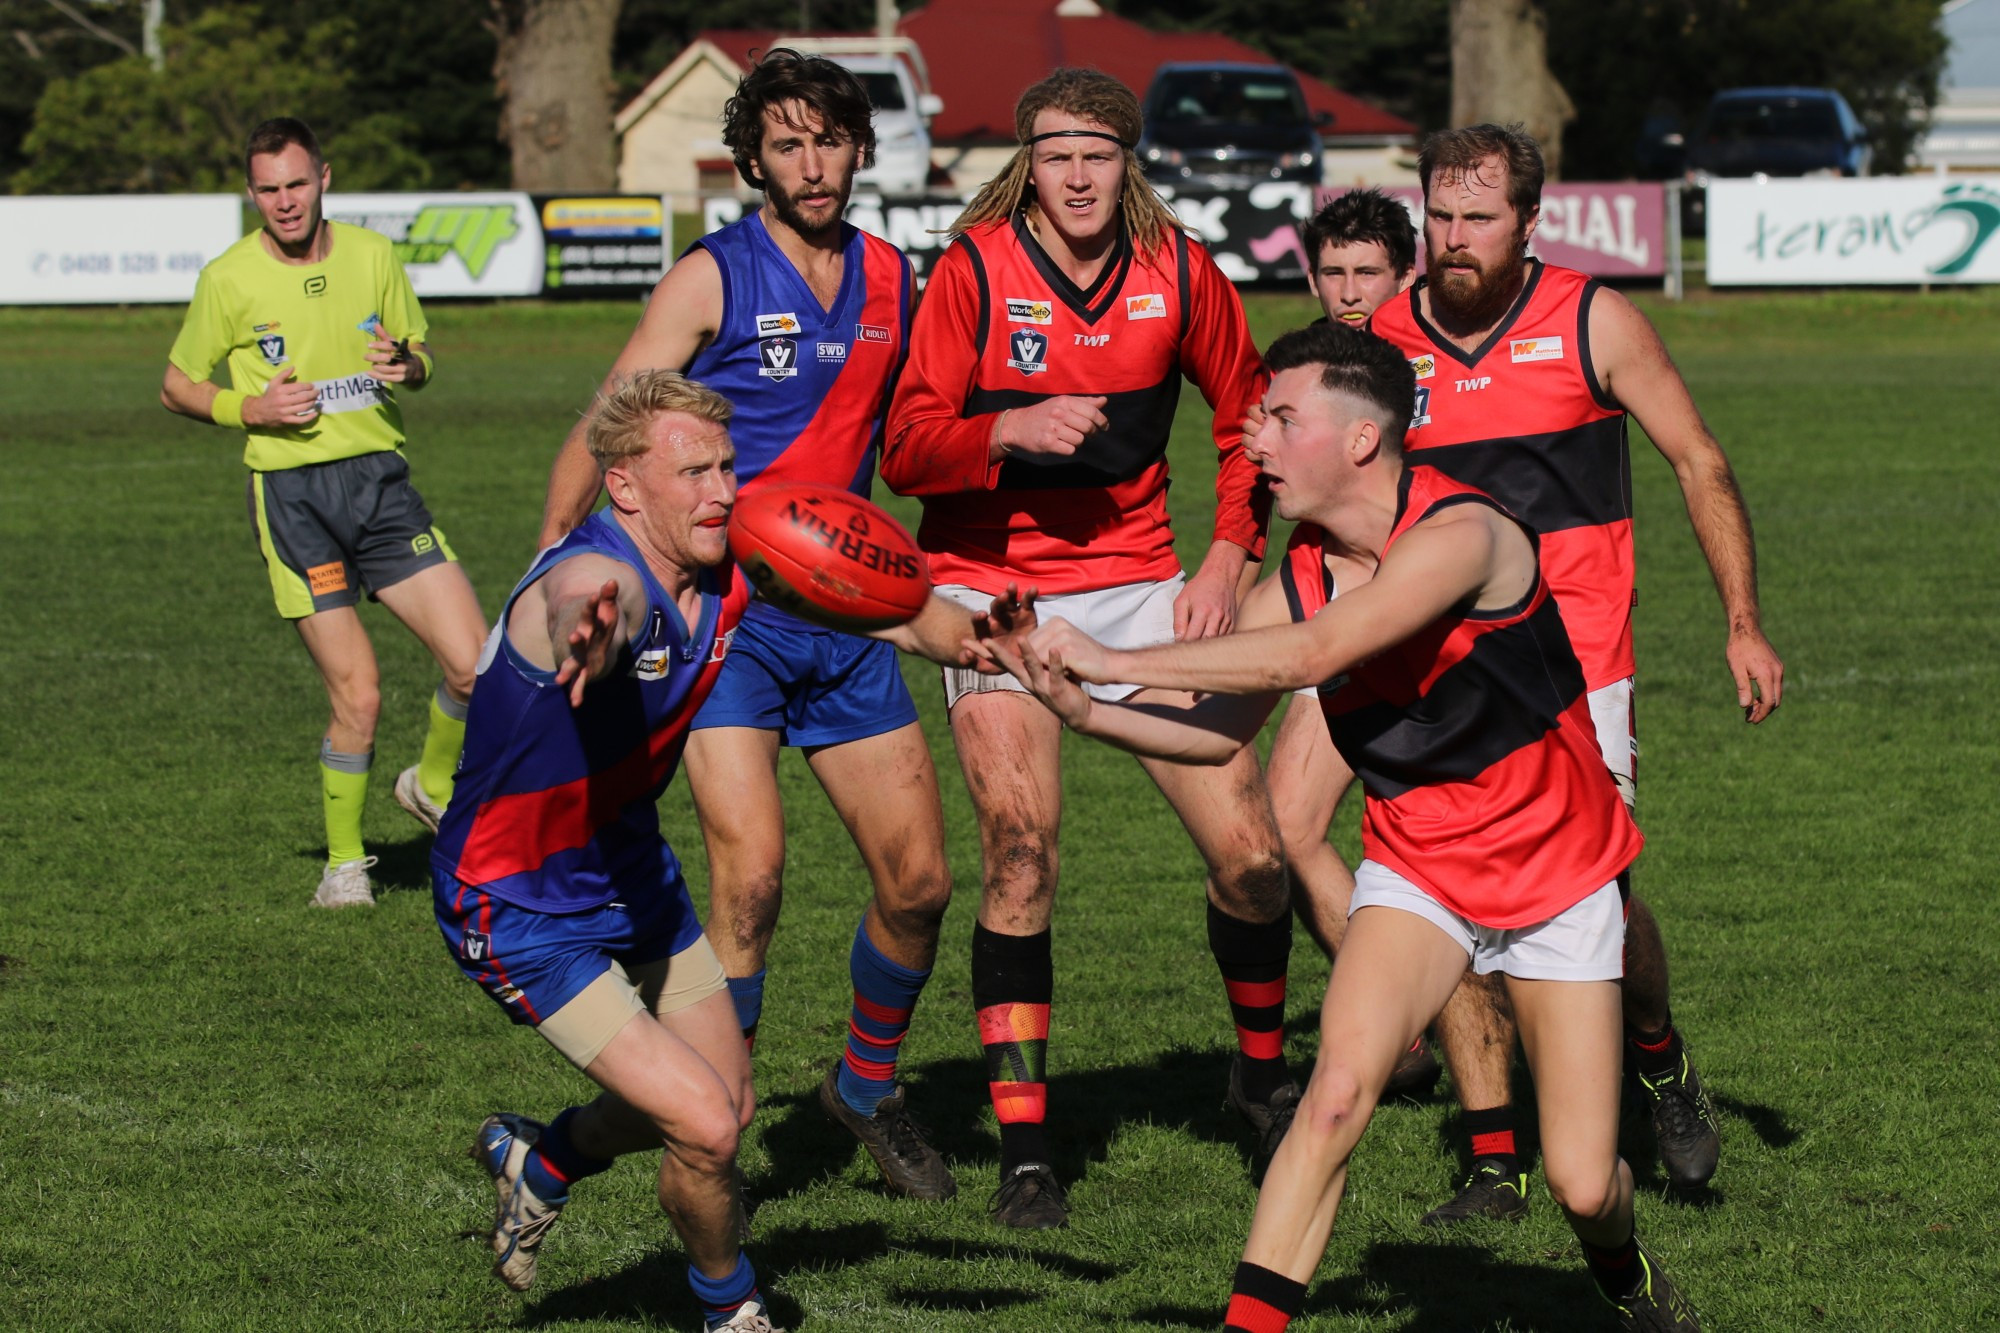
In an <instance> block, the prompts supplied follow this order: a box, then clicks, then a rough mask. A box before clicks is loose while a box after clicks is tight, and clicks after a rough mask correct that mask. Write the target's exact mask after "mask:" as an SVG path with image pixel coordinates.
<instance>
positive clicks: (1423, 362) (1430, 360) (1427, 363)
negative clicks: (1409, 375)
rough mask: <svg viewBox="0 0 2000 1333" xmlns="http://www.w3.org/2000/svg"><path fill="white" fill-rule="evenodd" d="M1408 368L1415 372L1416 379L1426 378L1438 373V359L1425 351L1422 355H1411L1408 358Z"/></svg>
mask: <svg viewBox="0 0 2000 1333" xmlns="http://www.w3.org/2000/svg"><path fill="white" fill-rule="evenodd" d="M1410 369H1411V370H1412V371H1414V372H1416V376H1417V378H1418V379H1420V380H1427V379H1429V378H1430V377H1431V376H1433V375H1435V374H1437V373H1438V359H1437V358H1436V357H1434V356H1432V355H1431V354H1430V353H1429V352H1425V353H1424V354H1423V355H1422V356H1413V357H1411V358H1410Z"/></svg>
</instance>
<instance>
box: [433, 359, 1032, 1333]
mask: <svg viewBox="0 0 2000 1333" xmlns="http://www.w3.org/2000/svg"><path fill="white" fill-rule="evenodd" d="M729 422H730V406H729V403H728V401H727V400H726V399H724V398H723V397H722V396H721V395H720V394H718V393H715V392H714V391H713V390H711V389H708V388H706V387H704V386H702V385H700V384H697V383H694V382H693V381H691V380H687V379H685V378H683V377H682V376H681V375H679V374H677V373H676V372H674V371H670V370H655V371H644V372H640V373H639V374H636V375H634V376H632V377H631V378H630V379H628V380H624V381H621V382H620V383H618V384H617V385H616V386H615V387H614V389H613V391H612V392H611V393H610V394H609V395H608V396H607V398H606V399H604V400H603V401H602V402H601V403H600V404H599V405H598V407H597V410H596V411H595V412H594V413H593V414H592V417H591V424H590V430H589V435H588V439H587V446H588V448H589V451H590V456H591V458H592V459H593V460H594V461H595V462H596V463H597V465H598V467H599V468H600V469H601V474H602V478H603V482H604V485H605V488H606V490H607V491H608V492H609V494H610V497H611V504H610V507H609V508H608V509H607V510H606V511H604V512H603V513H600V514H595V515H592V516H591V517H590V518H588V519H586V520H585V521H584V522H583V523H582V524H581V525H579V526H578V527H577V528H576V529H575V530H573V531H572V532H571V533H570V534H569V535H568V536H567V537H565V538H563V539H562V540H561V541H560V542H558V543H556V544H554V545H553V546H551V547H549V548H548V549H546V550H544V551H543V552H542V553H541V554H540V555H539V556H538V557H537V558H536V560H535V564H534V566H533V567H532V568H531V569H530V570H529V571H528V574H527V576H526V577H525V578H523V579H522V581H521V583H520V585H519V586H518V587H516V588H515V590H514V592H513V594H512V595H511V596H510V597H509V598H508V599H507V605H506V607H505V609H504V610H503V611H502V613H501V616H500V621H499V624H498V625H497V626H496V628H495V630H494V632H493V635H492V636H491V638H490V639H489V640H488V642H487V646H486V650H485V652H484V654H483V655H482V656H481V659H480V669H479V686H478V689H477V690H476V691H475V692H474V695H473V700H472V708H471V713H470V716H469V718H468V722H467V728H468V729H467V732H466V745H465V759H464V763H463V765H462V766H461V768H460V772H459V787H458V793H457V797H456V799H454V800H453V802H452V804H451V805H450V807H448V808H447V810H446V812H445V817H444V821H443V824H442V826H441V827H440V829H439V831H438V840H437V844H436V846H435V847H434V848H433V849H432V853H431V868H432V877H433V881H434V890H435V893H434V897H435V902H436V908H437V919H438V928H439V929H440V931H442V932H443V934H444V939H445V944H446V946H447V947H448V948H450V950H451V951H452V954H453V956H454V958H455V959H456V960H457V962H458V965H459V967H460V969H461V970H462V971H463V972H464V973H465V975H466V976H467V977H469V978H470V979H471V980H473V981H474V982H477V983H478V984H479V985H480V987H481V988H482V989H484V990H485V991H486V992H487V994H488V995H490V996H491V997H492V998H493V1000H494V1001H495V1002H496V1003H497V1004H499V1006H500V1007H501V1008H502V1009H503V1010H504V1011H505V1012H506V1013H507V1015H508V1017H509V1018H511V1019H512V1020H513V1021H514V1022H516V1023H520V1024H524V1025H528V1026H532V1027H533V1028H534V1029H535V1031H536V1032H537V1033H539V1034H540V1035H541V1036H542V1037H543V1038H545V1039H546V1040H547V1041H548V1042H549V1044H550V1045H552V1046H554V1047H555V1048H556V1049H557V1050H558V1051H559V1052H561V1053H562V1055H563V1056H565V1057H566V1058H567V1059H568V1060H569V1061H570V1062H571V1063H572V1064H574V1065H575V1066H576V1067H577V1068H578V1069H580V1070H582V1071H583V1073H584V1074H586V1075H587V1076H588V1077H589V1078H590V1079H591V1080H592V1081H593V1082H595V1083H596V1084H597V1085H598V1086H599V1087H600V1088H601V1089H602V1092H601V1093H600V1094H599V1095H598V1096H597V1097H596V1098H595V1099H594V1100H592V1101H590V1102H589V1103H587V1104H584V1105H581V1106H572V1107H570V1108H568V1109H567V1110H564V1111H563V1112H562V1113H561V1114H559V1115H557V1116H556V1117H555V1118H554V1119H553V1120H551V1121H550V1122H549V1123H547V1124H541V1123H538V1122H536V1121H533V1120H529V1119H527V1118H526V1117H524V1116H520V1115H515V1114H511V1113H509V1114H501V1115H495V1116H491V1117H489V1118H488V1119H487V1120H486V1122H485V1123H484V1124H482V1125H481V1126H480V1127H479V1130H478V1134H477V1136H476V1138H475V1141H474V1144H473V1156H474V1157H475V1158H476V1159H477V1160H478V1161H479V1162H480V1164H481V1165H482V1166H483V1167H484V1168H485V1170H486V1172H487V1174H488V1175H489V1176H491V1178H492V1180H493V1186H494V1192H495V1195H496V1203H497V1207H496V1212H495V1218H494V1224H493V1233H492V1245H493V1251H494V1254H495V1256H496V1259H495V1263H494V1268H493V1271H494V1274H495V1275H496V1276H497V1277H499V1278H500V1279H501V1280H502V1281H503V1282H505V1283H506V1284H507V1285H508V1286H510V1287H512V1288H513V1289H515V1290H516V1291H525V1290H527V1289H528V1287H529V1286H530V1285H531V1284H532V1283H533V1282H534V1280H535V1272H536V1268H537V1265H538V1260H539V1256H540V1251H541V1246H542V1243H543V1241H544V1240H545V1239H546V1237H547V1235H548V1232H549V1229H550V1227H551V1226H553V1225H554V1223H555V1221H556V1219H557V1218H558V1216H560V1214H561V1213H562V1211H563V1209H564V1208H565V1207H566V1206H567V1205H568V1204H569V1202H570V1191H571V1188H572V1187H573V1186H575V1185H577V1184H578V1183H580V1182H581V1181H583V1180H585V1179H588V1178H589V1177H591V1176H595V1175H598V1174H599V1173H601V1172H603V1171H605V1170H607V1169H608V1168H609V1167H610V1166H611V1164H612V1162H613V1160H614V1159H616V1158H617V1157H620V1156H623V1155H625V1154H628V1153H636V1152H651V1151H658V1150H660V1149H661V1148H662V1147H663V1146H664V1149H665V1151H664V1153H663V1154H662V1157H661V1161H660V1171H659V1199H660V1204H661V1207H663V1208H664V1209H665V1210H666V1212H667V1215H668V1217H669V1218H670V1219H671V1221H672V1222H673V1225H674V1228H675V1230H676V1231H677V1232H678V1233H679V1234H680V1237H681V1241H682V1243H683V1245H684V1246H685V1247H686V1250H687V1255H688V1283H689V1285H690V1286H691V1287H692V1288H693V1290H694V1294H695V1296H696V1297H697V1298H698V1299H699V1300H700V1302H701V1304H702V1307H703V1310H704V1317H705V1319H706V1322H707V1325H708V1328H709V1329H711V1330H717V1329H729V1330H734V1331H737V1333H772V1329H771V1323H770V1320H769V1318H768V1316H767V1314H766V1313H765V1302H764V1299H763V1297H762V1296H761V1295H760V1293H759V1290H758V1286H757V1277H756V1273H755V1270H754V1269H753V1268H752V1267H751V1264H750V1261H749V1259H748V1257H747V1256H746V1255H745V1254H744V1253H743V1249H742V1225H743V1224H742V1216H741V1205H740V1200H739V1198H738V1194H737V1186H736V1172H735V1159H736V1148H737V1140H738V1134H739V1133H740V1131H741V1130H742V1129H743V1128H744V1127H745V1126H747V1125H748V1124H749V1123H750V1117H751V1112H752V1109H753V1106H754V1101H755V1099H754V1097H753V1095H752V1092H751V1086H750V1057H749V1051H748V1048H747V1047H746V1046H745V1044H744V1042H743V1037H742V1033H741V1030H740V1028H739V1027H738V1025H737V1022H736V1014H735V1006H734V1005H733V1004H732V1003H731V1002H730V1000H729V998H728V995H727V994H726V987H725V982H724V978H723V974H722V966H721V964H720V963H719V962H718V961H717V959H716V956H715V952H714V950H713V948H712V947H711V946H710V944H709V941H708V939H707V938H706V937H705V936H704V935H703V933H702V926H701V922H700V921H699V920H697V919H696V917H695V912H694V906H693V903H692V902H691V901H690V900H689V897H688V890H687V885H686V882H685V881H684V880H683V878H682V876H681V871H680V864H679V862H678V860H677V859H676V858H675V856H674V853H673V849H672V848H671V847H669V846H668V845H667V843H666V841H665V840H664V839H663V838H662V837H661V836H660V819H659V811H658V809H657V805H656V803H657V801H658V800H659V797H660V794H661V792H663V791H664V790H665V789H666V786H667V784H668V783H669V782H670V781H672V779H673V775H674V770H675V769H676V768H677V767H678V766H679V763H680V758H681V752H682V748H683V746H684V745H685V743H686V740H687V734H688V726H689V723H690V721H691V720H692V718H693V717H694V715H695V714H696V713H697V712H698V710H699V709H700V708H701V707H702V704H703V701H704V700H705V699H706V698H707V697H708V696H709V694H710V692H711V691H712V690H714V689H715V687H716V683H717V680H718V679H719V678H720V676H721V675H722V674H723V672H724V670H725V668H726V666H727V663H728V659H729V658H730V657H731V656H733V655H734V652H735V651H736V649H735V647H734V645H735V644H736V643H738V642H740V637H739V631H740V626H741V623H742V617H743V616H744V615H745V614H746V610H747V607H748V605H749V603H750V591H749V587H748V584H747V583H746V582H745V580H744V578H743V575H742V573H741V571H739V570H738V569H737V567H736V566H735V565H733V564H731V563H730V562H729V560H728V553H729V549H728V543H727V536H726V534H727V530H728V523H729V516H730V513H731V511H732V509H733V508H734V506H735V502H736V474H735V449H734V446H733V445H732V444H731V442H730V437H729V430H728V426H729ZM1009 602H1010V606H1009V607H1006V608H1003V607H1001V606H999V605H995V606H993V607H991V608H989V612H988V615H987V616H986V617H984V621H985V623H984V624H983V625H981V626H979V632H981V633H991V632H993V631H995V630H998V631H999V632H1000V633H1002V634H1004V633H1006V632H1008V631H1009V629H1010V628H1012V629H1016V630H1017V629H1018V627H1016V626H1013V625H1012V624H1011V622H1010V621H1009V616H1010V615H1011V614H1018V611H1019V609H1018V607H1014V606H1012V605H1011V602H1012V599H1011V597H1010V598H1009ZM1027 623H1029V624H1032V621H1031V620H1029V621H1028V622H1027ZM974 632H975V624H974V618H973V617H972V616H970V615H968V614H967V613H966V612H965V611H964V610H962V609H961V608H959V607H958V606H956V605H954V604H952V603H950V602H947V601H945V600H943V599H942V598H938V597H932V598H930V599H929V601H928V603H927V605H926V607H925V608H924V610H923V612H922V613H920V614H919V615H918V617H917V618H916V619H915V620H913V621H911V622H910V623H909V624H908V625H905V626H900V627H898V628H896V629H893V630H887V631H883V632H882V633H881V634H880V636H879V638H880V639H882V640H886V641H887V642H888V643H893V644H895V645H896V646H898V647H901V648H904V649H906V650H908V651H911V652H919V653H923V654H925V655H927V656H929V657H931V658H932V659H933V660H935V661H938V662H945V663H951V662H960V661H964V660H966V656H965V654H964V652H963V650H962V645H963V644H964V643H965V641H966V640H967V639H968V638H969V637H970V636H971V635H972V634H973V633H974ZM892 651H893V650H892Z"/></svg>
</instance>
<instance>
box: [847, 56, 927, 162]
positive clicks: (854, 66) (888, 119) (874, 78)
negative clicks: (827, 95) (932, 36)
mask: <svg viewBox="0 0 2000 1333" xmlns="http://www.w3.org/2000/svg"><path fill="white" fill-rule="evenodd" d="M829 58H830V59H832V60H835V61H838V62H839V63H840V64H842V65H845V66H846V67H847V68H848V69H851V70H853V71H854V76H855V77H856V78H858V79H860V80H861V86H862V87H863V88H865V89H867V90H868V100H869V101H870V102H871V103H873V104H874V107H875V165H874V166H872V167H869V168H868V169H867V170H865V171H862V172H860V173H858V174H857V175H856V176H855V178H854V188H855V189H857V190H863V191H872V192H874V193H877V194H922V193H924V192H925V189H926V187H927V186H928V184H929V181H930V176H931V132H930V120H931V117H932V116H935V115H936V114H937V113H938V112H940V111H942V110H944V102H943V101H942V100H941V99H940V98H939V97H938V96H937V94H935V93H927V92H919V91H918V90H917V84H916V80H915V79H913V78H912V77H911V76H910V67H909V66H908V65H907V64H905V63H904V62H903V61H902V59H901V58H899V57H897V56H893V55H849V54H846V53H844V52H841V53H834V54H830V55H829Z"/></svg>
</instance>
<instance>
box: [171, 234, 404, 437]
mask: <svg viewBox="0 0 2000 1333" xmlns="http://www.w3.org/2000/svg"><path fill="white" fill-rule="evenodd" d="M327 227H328V229H329V230H330V231H331V233H332V235H331V238H330V239H331V242H332V248H331V251H330V253H329V254H328V255H327V257H326V258H325V259H324V260H322V261H321V262H320V263H317V264H285V263H280V262H279V261H278V260H276V259H274V258H272V256H271V254H270V252H269V251H267V250H266V249H265V248H264V242H263V232H262V231H261V230H259V231H255V232H252V233H251V234H250V235H248V236H245V237H244V238H243V239H242V240H240V241H238V242H237V243H236V244H235V245H232V246H230V247H229V249H227V250H225V251H223V252H222V253H221V254H220V255H218V256H216V257H215V259H213V260H212V261H210V263H209V264H208V266H207V267H206V268H204V269H202V271H201V277H200V279H199V280H198V281H197V282H196V283H195V289H194V300H193V301H192V302H191V303H190V304H189V306H188V312H187V319H186V321H185V322H184V323H183V324H182V325H181V332H180V336H179V337H178V338H176V339H174V347H173V351H171V352H169V353H168V354H167V359H168V360H170V361H172V362H173V364H174V365H176V366H178V367H179V368H180V370H181V372H182V373H183V374H185V375H186V376H187V377H188V378H189V379H191V380H193V381H194V382H195V383H197V384H200V383H202V382H203V381H205V380H207V379H208V378H209V376H210V375H212V374H213V373H214V372H215V367H216V363H218V362H219V361H221V360H222V359H223V358H224V357H227V358H228V360H229V377H230V381H231V384H232V385H233V386H234V387H235V388H236V389H237V390H238V391H239V392H242V393H246V394H260V393H262V392H263V391H264V388H265V386H266V385H268V384H269V383H270V382H271V380H272V379H273V378H274V377H275V376H277V375H278V374H279V372H280V371H281V370H282V369H283V368H284V367H285V366H291V367H292V368H293V375H294V377H295V378H297V379H298V380H300V381H309V382H311V383H313V384H315V385H317V386H318V387H319V416H318V417H316V418H315V419H314V420H313V421H312V422H310V423H309V424H307V425H305V426H301V427H298V428H297V429H291V430H270V429H265V430H252V431H251V432H250V442H249V445H248V446H247V447H246V448H245V449H244V451H243V461H244V462H245V463H247V464H249V465H250V467H251V469H252V470H254V471H257V472H275V471H278V470H279V469H282V468H293V467H305V466H307V465H309V464H313V463H331V462H333V461H335V460H336V459H341V458H353V457H355V456H357V455H360V454H370V453H380V452H382V451H384V450H389V449H399V448H401V447H402V444H403V412H402V408H401V407H399V406H398V405H397V403H396V397H395V394H394V393H393V392H392V391H391V389H390V386H388V385H386V384H382V383H380V382H379V381H377V380H374V379H371V378H370V377H369V375H368V361H367V357H366V356H365V353H366V352H367V350H368V343H369V340H370V339H371V338H373V337H374V334H373V333H372V332H371V329H372V328H373V327H374V325H375V323H376V322H377V321H379V322H380V324H381V327H382V329H383V331H384V332H386V333H387V334H388V336H389V337H390V338H391V339H392V340H399V339H405V338H407V339H408V340H409V341H411V342H422V341H423V340H424V338H425V336H426V334H427V333H428V332H429V328H428V326H427V325H426V324H425V323H424V312H423V310H422V309H421V308H420V307H419V306H418V305H417V294H416V292H415V291H414V290H412V289H411V287H410V279H409V275H408V274H406V273H404V272H403V265H402V264H401V262H400V261H398V260H397V258H396V253H395V250H394V249H393V248H392V246H391V243H390V241H389V238H388V237H386V236H383V235H381V234H380V233H379V232H373V231H369V230H368V229H367V228H366V227H353V226H349V225H347V224H346V223H343V222H329V223H327Z"/></svg>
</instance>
